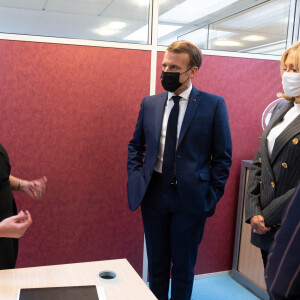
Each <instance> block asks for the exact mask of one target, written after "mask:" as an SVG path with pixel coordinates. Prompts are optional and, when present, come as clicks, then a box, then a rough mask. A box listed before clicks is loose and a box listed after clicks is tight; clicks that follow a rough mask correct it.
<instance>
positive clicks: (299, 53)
mask: <svg viewBox="0 0 300 300" xmlns="http://www.w3.org/2000/svg"><path fill="white" fill-rule="evenodd" d="M291 53H293V54H294V60H293V65H294V67H295V68H296V70H297V72H300V42H297V43H295V44H294V45H292V46H291V47H290V48H288V49H287V50H285V51H284V53H283V54H282V56H281V61H280V73H281V76H282V74H283V72H284V69H285V67H286V66H285V62H286V60H287V57H288V55H289V54H291ZM282 97H283V98H285V99H286V100H290V101H294V100H295V97H289V96H287V95H285V94H282Z"/></svg>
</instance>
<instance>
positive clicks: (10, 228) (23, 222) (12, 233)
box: [0, 210, 32, 239]
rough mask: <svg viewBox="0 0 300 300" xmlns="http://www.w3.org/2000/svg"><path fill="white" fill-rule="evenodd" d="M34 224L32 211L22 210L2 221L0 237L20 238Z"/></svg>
mask: <svg viewBox="0 0 300 300" xmlns="http://www.w3.org/2000/svg"><path fill="white" fill-rule="evenodd" d="M31 224H32V219H31V216H30V213H29V212H28V211H27V210H26V212H25V213H24V212H23V211H20V212H19V214H18V215H17V216H12V217H10V218H6V219H4V220H3V221H2V222H0V237H8V238H17V239H18V238H20V237H21V236H22V235H23V234H24V233H25V231H26V230H27V229H28V227H29V226H30V225H31Z"/></svg>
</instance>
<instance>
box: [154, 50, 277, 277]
mask: <svg viewBox="0 0 300 300" xmlns="http://www.w3.org/2000/svg"><path fill="white" fill-rule="evenodd" d="M162 57H163V53H159V55H158V66H157V70H158V75H160V72H161V60H162ZM279 66H280V63H279V61H265V60H257V59H247V58H233V57H220V56H207V55H205V56H204V58H203V64H202V67H201V69H200V71H199V72H198V73H197V75H196V77H195V78H194V80H193V84H194V85H195V86H196V87H197V88H198V89H200V90H203V91H205V92H209V93H213V94H217V95H221V96H223V97H224V98H225V101H226V104H227V108H228V113H229V119H230V128H231V135H232V142H233V164H232V168H231V171H230V177H229V179H228V182H227V185H226V189H225V194H224V196H223V198H222V199H221V201H220V203H219V204H218V206H217V209H216V213H215V215H214V216H213V217H212V218H210V219H208V221H207V226H206V228H205V233H204V238H203V240H202V243H201V245H200V247H199V254H198V262H197V266H196V274H203V273H211V272H218V271H224V270H231V268H232V256H233V243H234V235H235V221H236V209H237V199H238V185H239V175H240V168H241V160H243V159H253V157H254V155H255V153H256V151H257V150H258V147H259V145H260V140H259V135H261V133H262V127H261V115H262V113H263V111H264V109H265V108H266V106H267V105H268V104H269V103H270V102H272V101H273V100H275V99H276V93H277V92H279V91H282V87H281V77H280V71H279V69H280V68H279ZM157 91H158V92H161V91H163V89H162V87H161V84H160V80H159V76H157Z"/></svg>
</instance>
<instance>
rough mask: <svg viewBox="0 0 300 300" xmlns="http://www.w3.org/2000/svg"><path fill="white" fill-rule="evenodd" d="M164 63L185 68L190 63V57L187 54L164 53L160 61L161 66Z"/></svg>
mask: <svg viewBox="0 0 300 300" xmlns="http://www.w3.org/2000/svg"><path fill="white" fill-rule="evenodd" d="M164 63H167V64H172V65H178V66H182V67H187V66H188V65H189V63H190V57H189V55H188V54H187V53H175V52H170V51H166V53H165V55H164V58H163V61H162V64H164Z"/></svg>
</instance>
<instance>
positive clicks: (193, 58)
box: [167, 41, 202, 69]
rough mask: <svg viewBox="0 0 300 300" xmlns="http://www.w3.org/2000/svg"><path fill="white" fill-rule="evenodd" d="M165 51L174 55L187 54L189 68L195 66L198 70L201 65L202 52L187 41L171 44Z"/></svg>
mask: <svg viewBox="0 0 300 300" xmlns="http://www.w3.org/2000/svg"><path fill="white" fill-rule="evenodd" d="M167 51H169V52H174V53H187V54H188V55H189V57H190V63H189V67H194V66H196V67H197V68H198V69H199V68H200V66H201V64H202V52H201V50H200V48H199V47H198V46H196V45H194V44H193V43H191V42H189V41H176V42H173V43H172V44H171V45H170V46H169V47H168V48H167Z"/></svg>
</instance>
